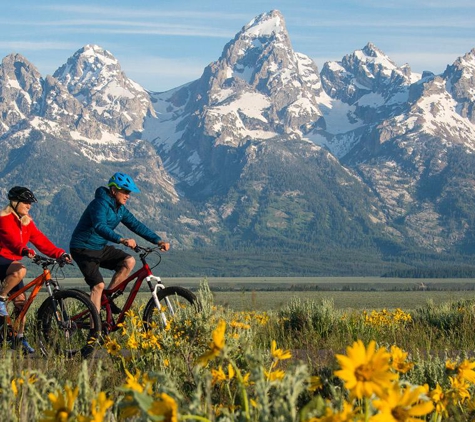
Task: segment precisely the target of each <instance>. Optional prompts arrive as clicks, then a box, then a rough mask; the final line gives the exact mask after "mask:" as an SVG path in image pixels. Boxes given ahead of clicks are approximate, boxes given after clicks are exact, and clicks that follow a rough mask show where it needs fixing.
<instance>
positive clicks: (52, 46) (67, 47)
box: [0, 41, 77, 51]
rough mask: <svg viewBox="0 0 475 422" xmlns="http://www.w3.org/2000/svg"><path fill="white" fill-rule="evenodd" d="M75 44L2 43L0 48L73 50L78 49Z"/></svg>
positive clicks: (40, 42)
mask: <svg viewBox="0 0 475 422" xmlns="http://www.w3.org/2000/svg"><path fill="white" fill-rule="evenodd" d="M76 47H77V45H75V44H74V43H64V42H50V41H44V42H43V41H0V48H2V49H7V50H32V51H38V50H71V49H73V48H76Z"/></svg>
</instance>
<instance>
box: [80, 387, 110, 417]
mask: <svg viewBox="0 0 475 422" xmlns="http://www.w3.org/2000/svg"><path fill="white" fill-rule="evenodd" d="M113 404H114V402H113V401H112V400H109V399H108V398H107V396H106V393H104V392H103V391H101V392H100V393H99V395H98V396H97V399H93V400H92V405H91V416H92V417H85V416H78V421H79V422H103V421H104V418H105V416H106V412H107V409H109V407H111V406H112V405H113Z"/></svg>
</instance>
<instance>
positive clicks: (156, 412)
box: [148, 393, 178, 422]
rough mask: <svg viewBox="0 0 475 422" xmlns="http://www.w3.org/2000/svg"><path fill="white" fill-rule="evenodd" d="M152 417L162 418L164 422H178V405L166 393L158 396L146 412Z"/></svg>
mask: <svg viewBox="0 0 475 422" xmlns="http://www.w3.org/2000/svg"><path fill="white" fill-rule="evenodd" d="M148 413H149V414H150V415H153V416H163V419H162V420H163V421H164V422H178V405H177V403H176V401H175V400H174V399H173V398H172V397H170V396H169V395H168V394H166V393H161V394H160V395H159V400H155V401H154V402H153V403H152V406H151V407H150V409H149V410H148Z"/></svg>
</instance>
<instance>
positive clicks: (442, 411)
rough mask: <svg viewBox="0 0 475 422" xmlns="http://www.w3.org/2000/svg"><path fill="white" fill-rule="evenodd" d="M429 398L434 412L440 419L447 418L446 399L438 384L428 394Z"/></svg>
mask: <svg viewBox="0 0 475 422" xmlns="http://www.w3.org/2000/svg"><path fill="white" fill-rule="evenodd" d="M429 397H430V398H431V399H432V401H433V402H434V404H435V411H436V413H438V414H439V415H441V416H442V417H446V416H448V412H447V405H448V398H447V396H446V395H445V393H444V390H442V388H441V386H440V385H439V384H437V385H436V387H435V388H434V389H433V390H432V391H431V392H430V393H429Z"/></svg>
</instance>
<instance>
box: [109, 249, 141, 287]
mask: <svg viewBox="0 0 475 422" xmlns="http://www.w3.org/2000/svg"><path fill="white" fill-rule="evenodd" d="M134 266H135V258H134V257H133V256H131V255H129V254H128V253H127V252H125V251H124V250H122V249H118V248H115V247H114V246H112V245H108V246H106V247H105V248H104V253H103V255H102V259H101V268H107V269H108V270H111V271H114V275H113V276H112V279H111V281H110V283H109V286H108V287H107V288H108V289H112V288H114V287H116V286H117V285H118V284H120V283H121V282H122V281H124V280H125V279H126V278H127V277H128V275H129V274H130V273H131V271H132V270H133V269H134Z"/></svg>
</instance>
